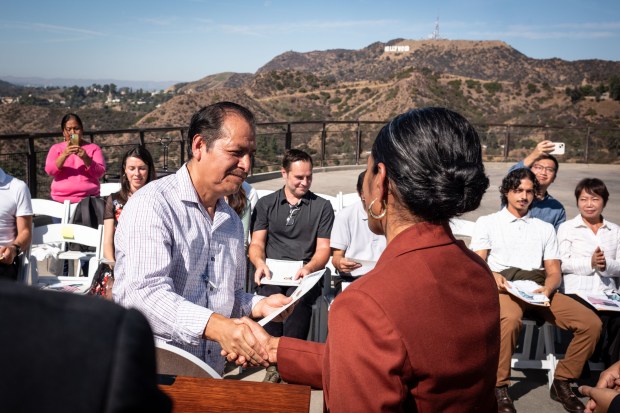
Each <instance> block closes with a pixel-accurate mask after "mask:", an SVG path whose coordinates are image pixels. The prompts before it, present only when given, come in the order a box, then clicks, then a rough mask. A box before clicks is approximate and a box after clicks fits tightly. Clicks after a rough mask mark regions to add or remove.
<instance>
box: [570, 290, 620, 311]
mask: <svg viewBox="0 0 620 413" xmlns="http://www.w3.org/2000/svg"><path fill="white" fill-rule="evenodd" d="M577 295H578V296H579V297H581V298H583V299H584V300H585V301H587V302H588V303H589V304H590V305H591V306H592V307H594V308H596V309H597V310H598V311H620V297H618V294H609V295H608V294H605V293H598V294H592V293H587V294H586V293H577Z"/></svg>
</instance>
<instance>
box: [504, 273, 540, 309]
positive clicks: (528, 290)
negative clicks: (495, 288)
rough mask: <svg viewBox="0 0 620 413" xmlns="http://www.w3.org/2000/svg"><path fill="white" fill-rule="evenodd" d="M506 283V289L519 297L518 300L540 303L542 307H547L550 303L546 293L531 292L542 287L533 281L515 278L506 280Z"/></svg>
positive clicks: (534, 303)
mask: <svg viewBox="0 0 620 413" xmlns="http://www.w3.org/2000/svg"><path fill="white" fill-rule="evenodd" d="M506 284H507V287H506V291H508V292H509V293H510V294H512V295H514V296H515V297H517V298H519V299H520V300H523V301H525V302H526V303H530V304H533V305H540V306H543V307H548V306H549V305H550V304H549V298H548V297H547V296H546V295H544V294H541V293H534V292H533V291H534V290H537V289H538V288H541V287H542V286H540V285H538V284H536V283H535V282H534V281H529V280H517V281H508V282H506Z"/></svg>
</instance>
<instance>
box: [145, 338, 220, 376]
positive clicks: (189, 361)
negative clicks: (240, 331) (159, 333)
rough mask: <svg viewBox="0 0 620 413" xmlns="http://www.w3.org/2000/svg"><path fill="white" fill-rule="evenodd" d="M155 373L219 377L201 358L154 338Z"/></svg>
mask: <svg viewBox="0 0 620 413" xmlns="http://www.w3.org/2000/svg"><path fill="white" fill-rule="evenodd" d="M155 358H156V360H157V374H169V375H174V376H188V377H200V378H211V379H221V378H222V376H220V375H219V374H217V372H216V371H215V370H213V368H212V367H211V366H209V365H208V364H207V363H205V362H204V361H203V360H200V359H199V358H198V357H196V356H194V355H193V354H191V353H188V352H187V351H185V350H182V349H180V348H178V347H175V346H173V345H170V344H167V343H164V342H162V341H159V340H155Z"/></svg>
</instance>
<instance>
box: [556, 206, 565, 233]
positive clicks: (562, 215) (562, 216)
mask: <svg viewBox="0 0 620 413" xmlns="http://www.w3.org/2000/svg"><path fill="white" fill-rule="evenodd" d="M565 222H566V210H565V209H564V207H562V209H561V210H560V213H559V214H558V219H557V220H556V221H555V224H554V227H555V230H556V231H558V230H559V228H560V225H562V224H563V223H565Z"/></svg>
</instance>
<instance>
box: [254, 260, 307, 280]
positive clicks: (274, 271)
mask: <svg viewBox="0 0 620 413" xmlns="http://www.w3.org/2000/svg"><path fill="white" fill-rule="evenodd" d="M266 262H267V267H269V271H271V279H267V277H263V278H262V279H261V280H260V283H261V284H269V285H284V286H289V287H295V286H297V285H299V283H300V282H301V279H298V280H294V279H293V278H294V277H295V274H296V273H297V270H299V269H300V268H301V267H303V266H304V262H303V261H285V260H273V259H271V258H267V260H266Z"/></svg>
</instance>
